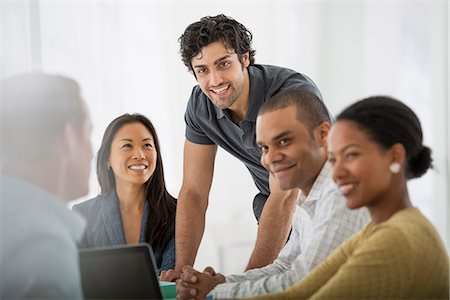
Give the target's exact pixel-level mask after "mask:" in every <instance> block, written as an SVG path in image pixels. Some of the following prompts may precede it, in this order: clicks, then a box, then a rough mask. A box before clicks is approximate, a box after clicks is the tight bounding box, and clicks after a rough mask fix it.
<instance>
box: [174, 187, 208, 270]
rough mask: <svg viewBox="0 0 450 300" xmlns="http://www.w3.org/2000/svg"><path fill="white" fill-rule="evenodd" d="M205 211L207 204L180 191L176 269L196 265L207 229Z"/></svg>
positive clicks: (176, 234)
mask: <svg viewBox="0 0 450 300" xmlns="http://www.w3.org/2000/svg"><path fill="white" fill-rule="evenodd" d="M205 213H206V204H203V203H202V201H201V200H199V199H198V198H194V197H189V196H188V193H187V192H183V191H181V192H180V196H179V199H178V207H177V216H176V226H175V241H176V267H175V269H176V270H181V268H182V267H183V266H184V265H190V266H192V265H194V261H195V257H196V256H197V251H198V248H199V246H200V242H201V240H202V237H203V232H204V230H205Z"/></svg>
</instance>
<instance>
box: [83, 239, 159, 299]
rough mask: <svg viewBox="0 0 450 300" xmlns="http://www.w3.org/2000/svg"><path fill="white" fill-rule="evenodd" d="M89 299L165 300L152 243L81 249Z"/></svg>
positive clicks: (86, 292) (85, 287) (84, 282)
mask: <svg viewBox="0 0 450 300" xmlns="http://www.w3.org/2000/svg"><path fill="white" fill-rule="evenodd" d="M79 255H80V272H81V283H82V287H83V293H84V297H85V298H86V299H158V300H160V299H163V297H162V294H161V290H160V287H159V282H158V275H157V274H158V273H157V271H156V263H155V257H154V255H153V251H152V248H151V246H150V245H149V244H145V243H142V244H136V245H124V246H112V247H101V248H90V249H81V250H79Z"/></svg>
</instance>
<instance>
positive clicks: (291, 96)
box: [258, 89, 331, 138]
mask: <svg viewBox="0 0 450 300" xmlns="http://www.w3.org/2000/svg"><path fill="white" fill-rule="evenodd" d="M291 105H294V106H295V107H296V108H297V120H298V121H299V122H300V123H302V124H303V125H305V126H306V128H307V129H308V130H309V133H310V135H311V137H312V138H314V135H313V131H314V129H315V128H316V127H317V126H319V125H320V124H322V123H323V122H329V123H331V121H330V115H329V113H328V109H327V108H326V106H325V104H324V103H323V102H322V100H320V99H319V98H317V97H316V96H315V95H314V94H312V93H310V92H307V91H304V90H295V89H289V90H284V91H282V92H280V93H278V94H276V95H275V96H273V97H272V98H270V99H269V101H267V102H265V103H264V104H263V105H262V106H261V108H260V109H259V112H258V115H263V114H265V113H267V112H271V111H275V110H279V109H283V108H286V107H288V106H291Z"/></svg>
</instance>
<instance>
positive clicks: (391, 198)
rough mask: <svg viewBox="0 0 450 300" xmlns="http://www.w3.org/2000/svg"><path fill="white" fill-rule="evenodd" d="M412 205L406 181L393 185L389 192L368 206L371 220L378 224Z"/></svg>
mask: <svg viewBox="0 0 450 300" xmlns="http://www.w3.org/2000/svg"><path fill="white" fill-rule="evenodd" d="M409 207H412V204H411V201H410V200H409V194H408V188H407V186H406V182H405V181H404V182H403V183H399V184H398V185H394V187H393V188H391V189H390V190H389V192H388V193H387V194H385V195H383V196H382V198H381V199H380V200H379V201H377V202H376V203H374V204H373V205H370V206H368V209H369V212H370V215H371V217H372V222H373V223H374V224H379V223H381V222H385V221H387V220H389V219H390V218H391V217H392V216H393V215H394V214H396V213H397V212H399V211H401V210H403V209H405V208H409Z"/></svg>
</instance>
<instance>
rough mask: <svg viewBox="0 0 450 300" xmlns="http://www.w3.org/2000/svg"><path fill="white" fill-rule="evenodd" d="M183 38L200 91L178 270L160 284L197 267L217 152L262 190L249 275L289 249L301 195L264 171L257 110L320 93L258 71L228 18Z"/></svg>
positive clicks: (246, 38) (246, 35) (181, 209)
mask: <svg viewBox="0 0 450 300" xmlns="http://www.w3.org/2000/svg"><path fill="white" fill-rule="evenodd" d="M179 40H180V49H181V51H180V52H181V56H182V60H183V62H184V64H185V65H186V66H187V67H188V69H189V70H190V71H191V72H192V73H193V74H194V76H195V78H196V80H197V82H198V85H197V86H195V87H194V89H193V91H192V94H191V97H190V99H189V102H188V105H187V109H186V114H185V120H186V141H185V146H184V175H183V184H182V188H181V191H180V194H179V197H178V207H177V216H176V219H177V221H176V268H175V270H169V271H167V272H164V273H162V274H161V279H162V280H174V279H176V278H178V277H179V276H180V271H181V268H182V267H183V266H184V265H193V264H194V261H195V257H196V255H197V250H198V247H199V245H200V241H201V239H202V236H203V232H204V227H205V213H206V209H207V205H208V197H209V191H210V188H211V183H212V179H213V173H214V160H215V156H216V152H217V146H220V147H222V148H223V149H225V150H226V151H228V152H229V153H231V154H232V155H234V156H235V157H236V158H237V159H239V160H240V161H242V162H243V163H244V164H245V166H246V167H247V168H248V170H249V171H250V174H251V176H252V178H253V180H254V182H255V184H256V186H257V188H258V189H259V191H260V193H259V194H257V195H256V196H255V198H254V200H253V209H254V213H255V216H256V218H257V219H258V221H259V229H258V236H257V241H256V245H255V249H254V250H253V253H252V256H251V258H250V261H249V264H248V266H247V269H253V268H257V267H262V266H265V265H267V264H270V263H271V262H272V261H273V260H274V259H275V258H276V257H277V254H278V252H279V251H280V250H281V248H282V247H283V246H284V244H285V243H286V239H287V237H288V233H289V230H290V227H291V218H292V213H293V210H294V208H295V201H296V199H297V195H298V189H293V190H288V191H283V190H281V189H280V188H279V187H278V183H275V181H274V180H273V179H272V176H270V177H269V174H268V172H267V171H266V170H265V169H264V167H263V166H262V165H261V163H260V157H261V152H260V150H259V149H258V146H257V145H256V142H255V123H256V116H257V112H258V110H259V108H260V106H261V105H262V104H263V103H264V102H266V101H267V100H268V99H269V98H270V97H272V96H273V95H275V94H277V93H278V92H280V91H282V90H285V89H289V88H296V89H300V90H305V91H308V92H310V93H312V94H314V95H315V96H317V97H318V98H319V99H321V94H320V92H319V90H318V88H317V87H316V85H315V84H314V82H312V81H311V79H309V78H308V77H306V76H305V75H302V74H299V73H297V72H295V71H293V70H289V69H285V68H280V67H275V66H268V65H255V64H254V55H255V51H254V50H253V49H252V48H251V42H252V35H251V33H250V31H249V30H248V29H247V28H245V27H244V26H243V25H242V24H240V23H238V22H237V21H235V20H233V19H231V18H229V17H226V16H224V15H218V16H214V17H209V16H208V17H204V18H202V19H201V20H200V21H199V22H195V23H193V24H191V25H189V26H188V27H187V29H186V30H185V32H184V33H183V35H182V36H181V37H180V39H179ZM269 182H270V187H269ZM263 207H265V209H264V210H263Z"/></svg>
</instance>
